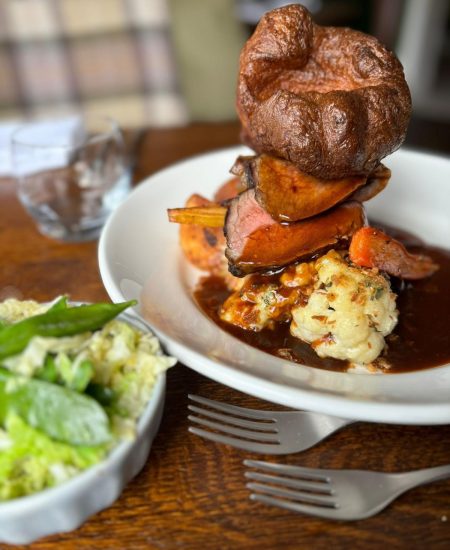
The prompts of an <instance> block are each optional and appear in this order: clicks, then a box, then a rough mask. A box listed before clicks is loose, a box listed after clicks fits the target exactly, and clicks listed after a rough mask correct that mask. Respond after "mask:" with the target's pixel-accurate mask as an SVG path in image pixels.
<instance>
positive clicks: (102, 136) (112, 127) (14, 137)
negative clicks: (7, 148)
mask: <svg viewBox="0 0 450 550" xmlns="http://www.w3.org/2000/svg"><path fill="white" fill-rule="evenodd" d="M70 118H74V119H79V120H81V121H83V120H88V121H89V120H91V119H92V120H97V121H102V122H103V123H107V124H108V125H109V128H108V129H105V130H104V131H98V132H97V133H94V134H93V135H92V136H89V137H88V138H87V139H86V140H84V141H82V142H74V143H73V144H66V145H64V144H61V143H59V144H58V143H56V142H55V143H48V144H42V143H38V142H37V141H35V142H34V141H27V140H26V139H19V138H18V136H19V135H20V134H22V133H23V132H25V131H26V130H27V129H28V130H29V129H30V127H32V126H37V125H39V124H48V123H52V122H55V123H57V122H62V121H64V120H69V119H70ZM114 134H117V135H119V136H121V131H120V126H119V123H118V121H117V120H116V119H114V118H112V117H111V116H108V115H86V114H77V113H74V114H72V115H70V114H69V115H67V116H66V117H52V118H42V119H35V120H30V121H28V122H27V121H24V122H23V123H21V124H20V125H19V126H18V127H17V128H16V129H15V130H13V132H12V133H11V136H10V144H11V146H13V145H18V146H21V147H28V148H30V149H41V150H61V151H73V150H75V149H81V148H83V147H86V146H87V145H91V144H93V143H101V142H102V141H105V140H107V139H109V138H111V137H113V136H114Z"/></svg>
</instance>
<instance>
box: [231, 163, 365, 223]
mask: <svg viewBox="0 0 450 550" xmlns="http://www.w3.org/2000/svg"><path fill="white" fill-rule="evenodd" d="M232 172H233V173H235V174H237V175H240V177H241V181H242V183H243V185H245V186H247V187H254V188H255V192H256V193H255V197H256V200H257V201H258V202H259V204H260V205H261V206H262V207H263V208H264V209H265V210H266V211H267V212H268V213H269V214H270V215H271V216H272V218H273V219H274V220H277V221H279V222H283V221H285V222H293V221H298V220H303V219H306V218H310V217H312V216H315V215H316V214H320V213H321V212H325V210H328V209H329V208H332V207H333V206H335V205H336V204H339V203H340V202H342V201H344V200H345V199H346V198H347V197H349V196H350V195H351V194H352V193H354V192H355V191H356V190H357V189H359V188H361V187H362V186H364V184H365V183H366V181H367V177H365V176H361V177H348V178H343V179H335V180H320V179H317V178H315V177H313V176H310V175H309V174H305V173H304V172H302V171H301V170H299V168H297V166H295V165H294V164H292V162H289V161H287V160H283V159H279V158H276V157H272V156H270V155H259V156H254V157H239V159H238V161H237V162H236V163H235V165H234V166H233V168H232Z"/></svg>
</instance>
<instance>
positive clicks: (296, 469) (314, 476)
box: [244, 460, 330, 483]
mask: <svg viewBox="0 0 450 550" xmlns="http://www.w3.org/2000/svg"><path fill="white" fill-rule="evenodd" d="M244 465H245V466H248V467H249V468H256V469H258V468H259V469H260V470H267V471H269V472H276V473H280V474H282V475H287V476H292V477H297V478H298V477H300V478H303V479H308V480H311V481H314V480H315V481H323V482H325V483H328V482H329V481H330V478H329V477H328V476H327V475H326V474H325V473H319V472H318V471H317V470H314V469H312V468H302V467H301V466H288V465H284V464H273V463H272V462H263V461H262V460H244Z"/></svg>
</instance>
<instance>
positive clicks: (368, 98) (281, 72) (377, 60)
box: [237, 5, 411, 179]
mask: <svg viewBox="0 0 450 550" xmlns="http://www.w3.org/2000/svg"><path fill="white" fill-rule="evenodd" d="M237 109H238V113H239V117H240V119H241V122H242V128H243V138H244V141H246V142H247V143H248V144H249V145H250V146H251V147H252V148H253V149H255V150H256V151H257V152H260V153H261V152H265V153H269V154H273V155H275V156H279V157H282V158H285V159H287V160H290V161H292V162H293V163H294V164H296V165H297V166H298V167H299V168H300V169H302V170H303V171H305V172H307V173H309V174H313V175H314V176H316V177H321V178H330V179H331V178H341V177H346V176H352V175H367V174H368V173H369V172H370V171H372V170H373V169H374V168H375V167H376V166H377V164H378V163H379V161H380V160H381V159H382V158H383V157H384V156H386V155H388V154H389V153H391V152H392V151H394V150H395V149H397V148H398V147H399V146H400V145H401V143H402V142H403V140H404V138H405V134H406V129H407V125H408V121H409V117H410V113H411V98H410V94H409V89H408V86H407V84H406V81H405V78H404V74H403V69H402V66H401V64H400V62H399V61H398V59H397V58H396V57H395V55H394V54H393V53H391V52H389V51H388V50H387V49H386V48H385V47H384V46H383V45H382V44H380V43H379V42H378V41H377V40H376V39H375V38H374V37H371V36H368V35H366V34H363V33H361V32H358V31H354V30H351V29H347V28H336V27H321V26H319V25H315V24H314V23H313V22H312V20H311V16H310V14H309V12H308V11H307V10H306V9H305V8H303V7H302V6H299V5H289V6H285V7H283V8H279V9H276V10H273V11H271V12H269V13H267V14H266V15H265V16H264V17H263V18H262V19H261V21H260V23H259V24H258V27H257V28H256V31H255V33H254V34H253V36H252V37H251V38H250V39H249V40H248V42H247V44H246V45H245V47H244V49H243V51H242V53H241V59H240V71H239V82H238V94H237Z"/></svg>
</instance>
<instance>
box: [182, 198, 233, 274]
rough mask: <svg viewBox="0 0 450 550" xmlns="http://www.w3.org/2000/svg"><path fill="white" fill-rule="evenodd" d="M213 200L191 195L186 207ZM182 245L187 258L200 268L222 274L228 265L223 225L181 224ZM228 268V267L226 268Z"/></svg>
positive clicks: (201, 204) (205, 204)
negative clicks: (225, 254)
mask: <svg viewBox="0 0 450 550" xmlns="http://www.w3.org/2000/svg"><path fill="white" fill-rule="evenodd" d="M208 204H212V203H211V201H209V200H208V199H206V198H204V197H202V196H201V195H197V194H194V195H191V196H190V197H189V199H188V200H187V202H186V205H185V206H186V207H190V206H207V205H208ZM180 245H181V248H182V250H183V252H184V254H185V256H186V258H187V259H188V260H189V261H190V262H191V263H192V264H193V265H194V266H195V267H197V268H198V269H201V270H203V271H208V272H210V273H211V274H213V275H221V274H222V273H223V270H224V266H226V260H225V256H224V249H225V237H224V235H223V229H222V228H221V227H201V226H199V225H194V224H182V225H180ZM225 269H226V268H225Z"/></svg>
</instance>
